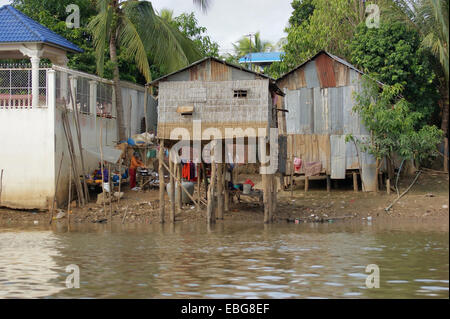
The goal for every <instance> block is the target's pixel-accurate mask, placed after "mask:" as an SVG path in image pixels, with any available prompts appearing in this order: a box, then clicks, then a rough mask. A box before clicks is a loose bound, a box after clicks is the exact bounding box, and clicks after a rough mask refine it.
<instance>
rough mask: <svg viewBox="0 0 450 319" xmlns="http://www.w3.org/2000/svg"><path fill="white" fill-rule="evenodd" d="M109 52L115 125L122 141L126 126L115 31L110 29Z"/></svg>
mask: <svg viewBox="0 0 450 319" xmlns="http://www.w3.org/2000/svg"><path fill="white" fill-rule="evenodd" d="M109 52H110V57H111V62H112V63H113V66H114V71H113V81H114V92H115V95H116V111H117V126H118V129H119V141H124V140H126V133H125V132H126V127H125V120H124V110H123V103H122V92H121V90H120V86H119V81H120V73H119V64H118V61H117V48H116V33H115V32H114V31H111V38H110V40H109Z"/></svg>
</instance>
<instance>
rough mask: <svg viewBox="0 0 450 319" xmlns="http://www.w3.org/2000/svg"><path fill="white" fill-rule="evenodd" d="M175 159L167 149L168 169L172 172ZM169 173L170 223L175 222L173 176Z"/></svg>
mask: <svg viewBox="0 0 450 319" xmlns="http://www.w3.org/2000/svg"><path fill="white" fill-rule="evenodd" d="M173 160H175V159H174V158H173V155H172V152H171V151H169V171H170V172H171V173H172V172H173V170H174V167H175V168H176V164H175V163H173V162H172V161H173ZM171 173H170V193H169V196H170V221H171V222H172V223H174V222H175V209H176V208H175V178H174V177H173V174H171Z"/></svg>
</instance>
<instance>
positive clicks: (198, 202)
mask: <svg viewBox="0 0 450 319" xmlns="http://www.w3.org/2000/svg"><path fill="white" fill-rule="evenodd" d="M200 165H201V164H197V212H200V203H201V196H200V186H201V180H200V175H201V170H200Z"/></svg>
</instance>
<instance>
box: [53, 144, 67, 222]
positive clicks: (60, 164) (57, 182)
mask: <svg viewBox="0 0 450 319" xmlns="http://www.w3.org/2000/svg"><path fill="white" fill-rule="evenodd" d="M63 159H64V152H62V155H61V161H60V162H59V169H58V176H57V177H56V187H55V193H54V194H53V201H52V210H51V213H50V221H49V224H51V223H52V220H53V211H54V209H55V200H56V192H57V191H58V184H59V175H60V174H61V167H62V162H63Z"/></svg>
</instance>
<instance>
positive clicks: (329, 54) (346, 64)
mask: <svg viewBox="0 0 450 319" xmlns="http://www.w3.org/2000/svg"><path fill="white" fill-rule="evenodd" d="M322 53H325V54H326V55H328V56H329V57H330V58H332V59H333V60H335V61H337V62H339V63H341V64H343V65H345V66H347V67H349V68H350V69H352V70H354V71H356V72H358V73H360V74H364V72H363V71H361V70H359V69H358V68H356V67H355V66H354V65H352V64H350V63H349V62H347V61H346V60H344V59H342V58H340V57H338V56H336V55H333V54H331V53H329V52H327V51H325V50H320V51H319V52H317V53H316V54H315V55H313V56H312V57H310V58H309V59H308V60H306V61H305V62H303V63H302V64H300V65H298V66H296V67H295V68H293V69H292V70H290V71H288V72H286V73H285V74H283V75H282V76H280V77H279V78H278V79H277V80H276V82H279V81H281V80H282V79H284V78H285V77H286V76H288V75H289V74H291V73H293V72H295V71H297V70H298V69H300V68H301V67H302V66H304V65H305V64H306V63H308V62H310V61H312V60H314V59H315V58H317V57H318V56H319V55H320V54H322ZM375 81H376V80H375ZM376 82H377V83H378V84H380V85H384V84H383V83H381V82H380V81H376Z"/></svg>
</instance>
